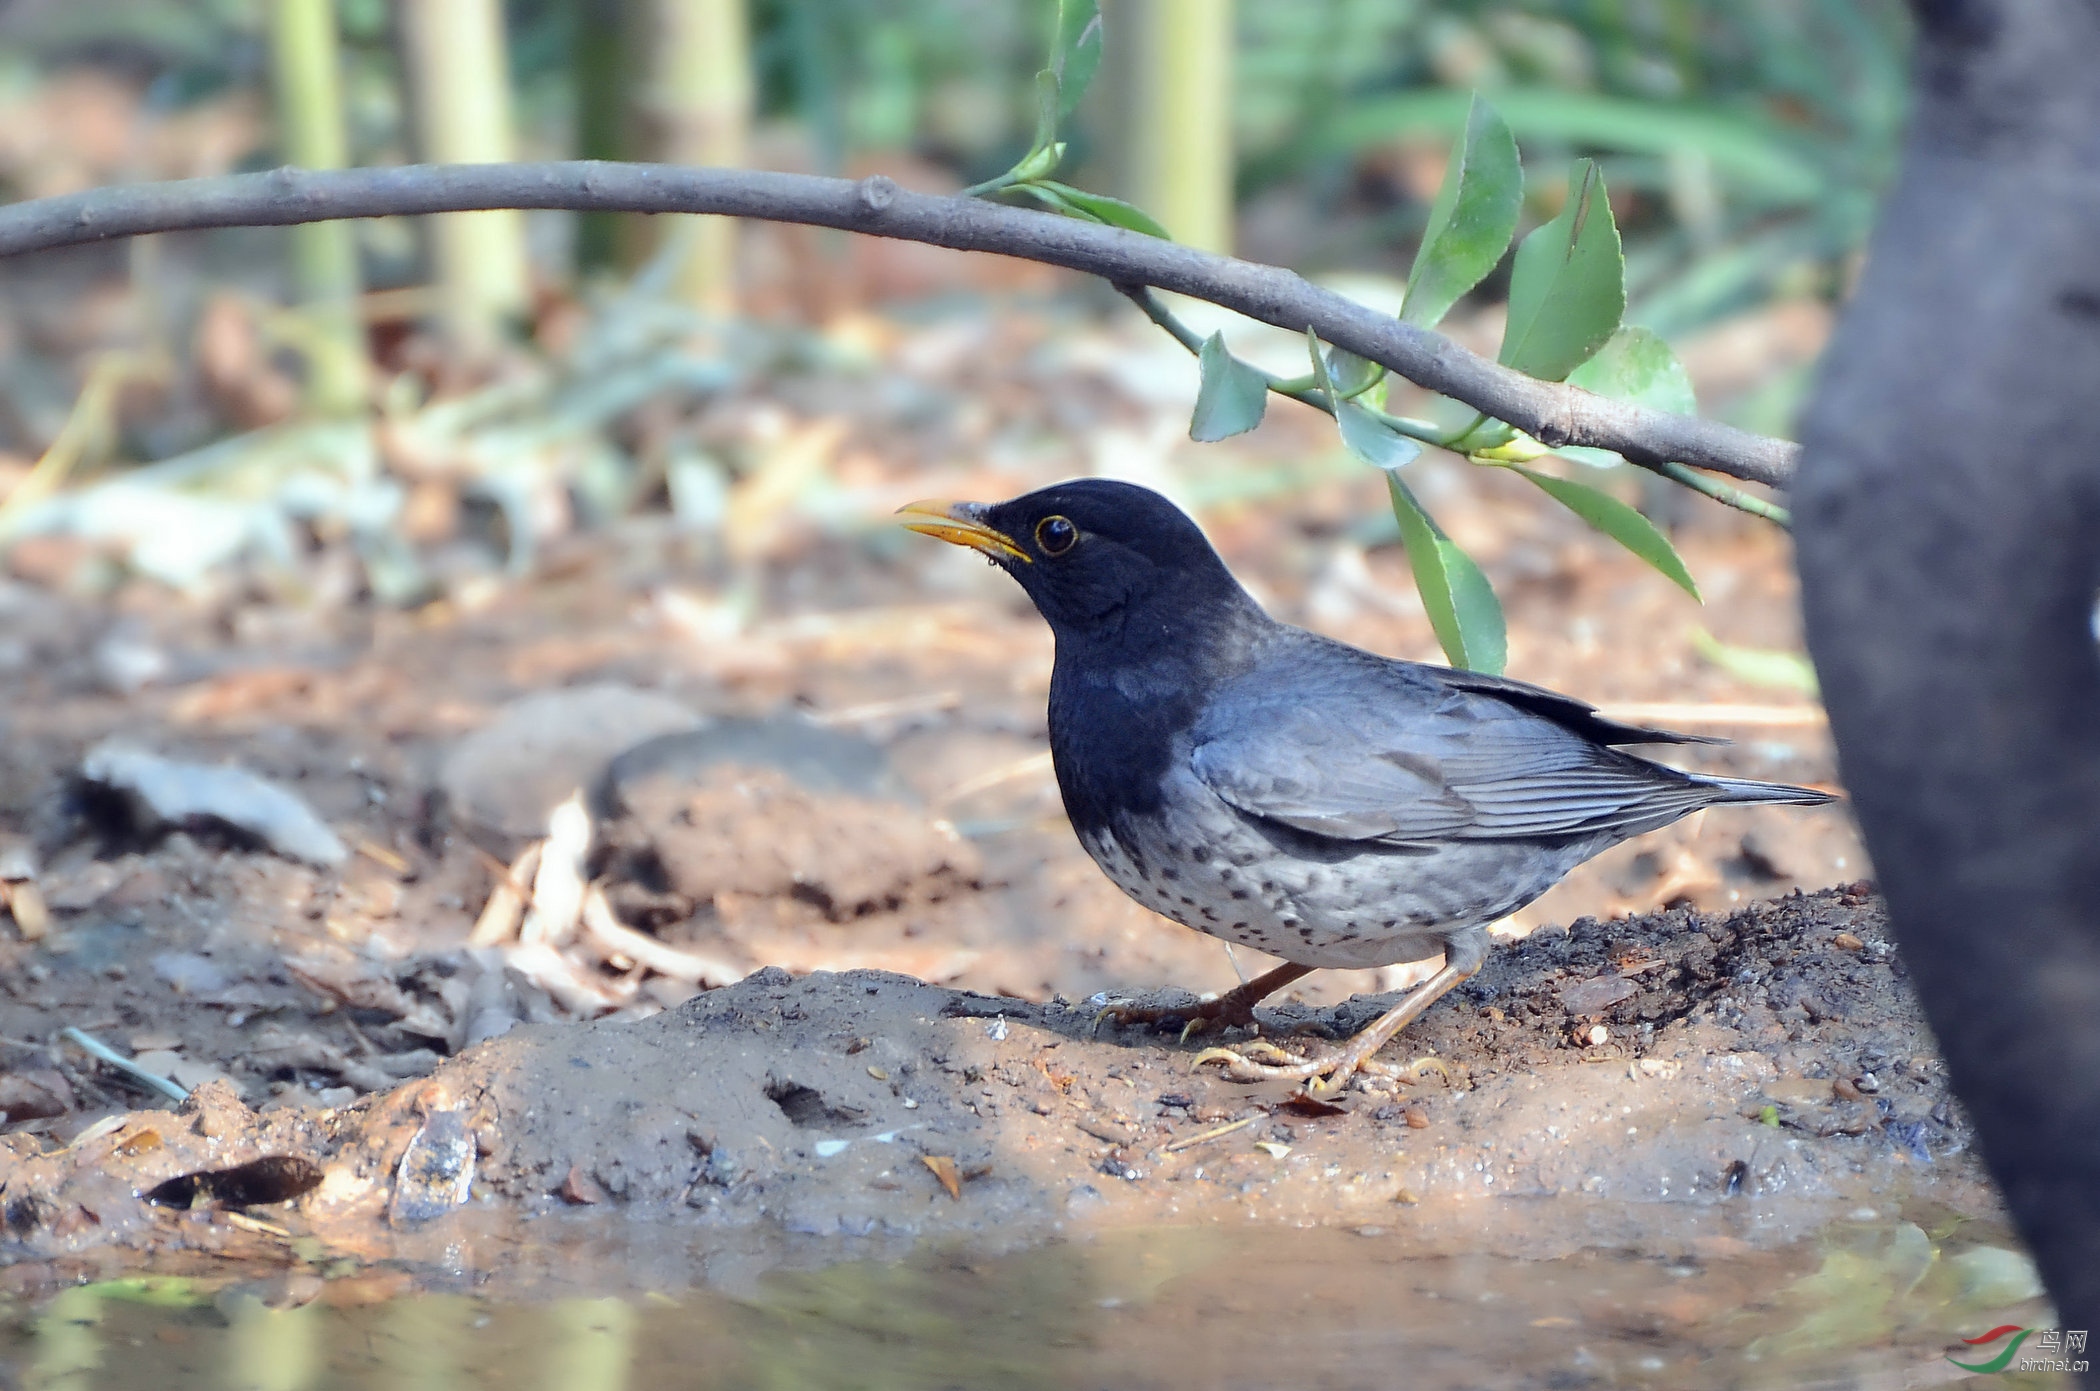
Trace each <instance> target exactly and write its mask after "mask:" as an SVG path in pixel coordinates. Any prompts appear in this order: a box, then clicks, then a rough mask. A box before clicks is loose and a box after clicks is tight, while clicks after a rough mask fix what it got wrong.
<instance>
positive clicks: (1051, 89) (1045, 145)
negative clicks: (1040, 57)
mask: <svg viewBox="0 0 2100 1391" xmlns="http://www.w3.org/2000/svg"><path fill="white" fill-rule="evenodd" d="M1060 91H1061V89H1060V87H1059V85H1058V81H1057V74H1056V73H1054V72H1052V71H1050V69H1048V68H1044V69H1043V70H1042V71H1041V72H1038V73H1037V74H1036V75H1035V141H1034V143H1033V144H1031V145H1029V147H1028V154H1027V155H1026V156H1025V157H1024V158H1023V159H1022V160H1021V162H1020V163H1019V164H1016V165H1015V166H1014V173H1015V174H1016V175H1017V176H1018V177H1020V178H1024V179H1026V178H1033V177H1039V176H1041V175H1043V174H1048V173H1050V172H1051V170H1053V169H1055V168H1056V167H1057V165H1056V164H1055V163H1052V164H1051V165H1050V166H1049V167H1048V168H1043V169H1037V168H1036V167H1035V166H1036V164H1037V163H1038V162H1039V160H1040V157H1041V155H1042V154H1043V152H1044V151H1045V150H1048V149H1051V148H1053V147H1054V146H1055V145H1056V144H1057V122H1058V102H1059V100H1060V95H1059V94H1060ZM1024 171H1026V172H1024Z"/></svg>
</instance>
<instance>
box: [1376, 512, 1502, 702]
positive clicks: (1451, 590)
mask: <svg viewBox="0 0 2100 1391" xmlns="http://www.w3.org/2000/svg"><path fill="white" fill-rule="evenodd" d="M1385 486H1386V490H1387V491H1388V492H1390V493H1391V494H1392V498H1393V518H1394V520H1396V521H1398V522H1399V523H1400V540H1401V543H1402V544H1403V545H1405V546H1406V547H1407V563H1408V565H1409V566H1410V567H1412V568H1413V570H1414V572H1415V589H1416V590H1417V591H1418V592H1419V593H1420V594H1421V596H1422V607H1423V608H1425V609H1427V610H1428V611H1429V623H1430V626H1431V627H1433V628H1435V629H1436V640H1437V641H1438V642H1439V643H1441V644H1442V645H1443V649H1444V655H1445V656H1447V657H1449V658H1450V659H1451V664H1452V665H1453V666H1461V667H1466V668H1468V669H1470V670H1473V671H1484V672H1486V673H1488V674H1489V675H1490V676H1500V675H1501V674H1502V668H1503V666H1504V665H1506V664H1507V663H1508V661H1509V630H1508V627H1507V625H1505V624H1504V622H1503V619H1502V604H1501V601H1500V600H1498V599H1496V598H1495V591H1494V589H1493V587H1492V586H1490V585H1489V584H1488V582H1487V576H1486V575H1483V574H1481V573H1480V567H1479V566H1478V565H1475V564H1474V563H1473V558H1472V557H1471V556H1469V555H1467V554H1466V553H1465V552H1464V551H1462V550H1460V549H1459V548H1458V547H1457V546H1456V545H1455V544H1453V542H1452V540H1451V538H1450V537H1448V536H1446V535H1444V529H1443V528H1442V527H1440V526H1438V525H1437V524H1436V519H1435V518H1433V517H1431V516H1430V515H1429V514H1428V513H1427V512H1425V511H1423V510H1422V504H1421V503H1419V502H1417V501H1415V495H1414V494H1413V493H1411V492H1409V491H1408V489H1407V485H1406V484H1405V483H1402V482H1401V481H1400V478H1399V475H1397V474H1395V473H1393V472H1392V471H1390V470H1388V471H1387V472H1386V475H1385Z"/></svg>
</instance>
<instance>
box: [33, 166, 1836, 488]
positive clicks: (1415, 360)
mask: <svg viewBox="0 0 2100 1391" xmlns="http://www.w3.org/2000/svg"><path fill="white" fill-rule="evenodd" d="M480 208H562V209H569V210H573V211H578V212H643V213H722V214H727V215H729V216H732V217H753V218H761V219H765V220H768V221H774V222H799V223H806V224H809V225H812V226H818V227H835V228H838V229H840V230H842V231H848V232H861V233H865V234H867V235H869V236H877V237H895V238H897V239H899V240H903V241H917V242H925V243H928V244H930V245H933V246H945V247H950V248H953V249H955V250H958V251H990V252H996V253H998V254H1001V255H1006V256H1014V257H1019V258H1021V259H1024V260H1030V261H1041V262H1044V263H1046V264H1048V265H1054V266H1064V267H1066V268H1068V269H1071V270H1077V271H1084V272H1086V273H1088V274H1091V275H1098V276H1100V277H1102V278H1103V279H1105V280H1107V281H1109V282H1110V283H1111V284H1133V285H1151V286H1156V287H1157V288H1159V289H1162V290H1172V291H1175V292H1177V293H1180V294H1185V295H1190V296H1193V297H1195V298H1197V299H1202V300H1208V301H1210V302H1211V303H1213V304H1219V305H1223V306H1224V307H1226V308H1228V309H1234V310H1237V311H1238V312H1240V313H1242V314H1245V315H1247V316H1248V317H1249V318H1252V319H1258V320H1260V321H1261V322H1263V323H1266V324H1273V325H1275V326H1276V327H1277V328H1282V329H1288V330H1290V331H1292V332H1294V333H1303V332H1304V331H1305V330H1306V329H1308V328H1310V329H1311V330H1312V331H1313V332H1314V333H1315V334H1317V335H1319V337H1320V338H1322V339H1324V340H1325V341H1326V342H1329V343H1332V344H1334V345H1335V346H1336V347H1338V348H1343V349H1345V350H1347V351H1349V352H1352V353H1355V354H1356V355H1357V356H1358V357H1362V358H1367V359H1369V360H1370V361H1372V362H1376V363H1379V364H1381V365H1383V366H1384V367H1386V368H1387V369H1389V370H1391V371H1394V372H1398V373H1399V374H1400V375H1401V376H1403V377H1406V378H1407V379H1408V380H1409V381H1412V382H1414V383H1416V384H1417V385H1419V386H1424V387H1427V388H1428V389H1429V390H1431V391H1436V392H1440V393H1442V394H1443V395H1446V396H1450V397H1453V398H1455V399H1457V400H1460V401H1463V402H1465V403H1466V404H1467V405H1469V406H1471V407H1473V408H1474V409H1476V410H1479V411H1484V412H1486V413H1487V414H1488V415H1491V416H1493V417H1495V418H1496V419H1498V420H1504V421H1507V422H1509V423H1510V424H1511V425H1514V426H1516V427H1517V428H1518V429H1519V430H1522V431H1523V432H1524V433H1526V434H1528V435H1530V436H1532V437H1533V438H1534V439H1537V440H1538V441H1539V442H1540V443H1542V444H1546V445H1549V446H1553V447H1558V446H1560V445H1564V444H1581V445H1591V446H1594V447H1596V448H1600V449H1613V450H1617V451H1618V452H1619V453H1620V454H1623V455H1625V456H1626V457H1627V458H1628V459H1630V460H1632V461H1634V462H1635V463H1640V464H1648V465H1654V464H1664V463H1679V464H1689V465H1691V466H1693V467H1696V468H1702V469H1707V470H1710V471H1712V472H1715V473H1724V474H1728V475H1729V476H1731V477H1734V478H1741V479H1746V480H1748V481H1750V482H1754V483H1765V484H1770V485H1772V486H1775V487H1781V488H1783V487H1785V486H1786V485H1787V483H1788V482H1789V480H1791V478H1792V477H1793V472H1794V459H1795V455H1796V454H1797V453H1798V450H1797V447H1796V446H1795V445H1793V444H1790V443H1788V442H1786V441H1784V440H1775V439H1768V438H1766V437H1764V436H1762V435H1753V434H1750V433H1748V432H1747V431H1743V430H1738V429H1736V428H1734V427H1733V426H1730V425H1724V424H1722V423H1720V422H1719V421H1715V420H1701V419H1699V418H1697V417H1694V416H1687V415H1674V414H1671V413H1670V412H1668V411H1659V410H1655V409H1653V408H1651V407H1648V406H1641V405H1636V404H1634V403H1632V402H1629V401H1616V400H1612V399H1610V398H1608V397H1603V396H1597V395H1594V394H1592V393H1590V392H1587V391H1583V390H1582V389H1580V388H1579V387H1572V386H1567V385H1564V384H1561V383H1556V382H1542V381H1538V380H1536V379H1534V378H1531V377H1527V376H1525V375H1524V374H1523V373H1521V372H1516V371H1513V370H1511V369H1510V368H1507V367H1503V366H1501V365H1499V364H1497V363H1493V362H1490V361H1488V360H1487V359H1486V358H1483V357H1481V356H1480V355H1478V354H1477V353H1472V352H1469V351H1467V350H1466V349H1464V348H1462V347H1460V346H1459V345H1458V344H1456V343H1454V342H1452V341H1451V340H1449V339H1448V338H1445V337H1443V336H1442V335H1441V334H1437V333H1432V332H1429V331H1428V330H1425V329H1420V328H1416V327H1414V326H1413V325H1410V324H1403V323H1401V322H1399V321H1398V320H1397V319H1395V318H1393V317H1392V316H1391V315H1388V314H1381V313H1379V312H1378V311H1376V310H1374V309H1370V308H1368V307H1366V306H1364V305H1361V304H1357V303H1355V302H1354V301H1352V300H1349V299H1347V298H1345V297H1344V296H1342V295H1338V294H1336V293H1334V292H1333V291H1331V290H1323V289H1321V288H1320V287H1319V286H1316V285H1313V284H1311V283H1309V282H1307V281H1306V280H1304V279H1302V278H1301V277H1299V276H1298V275H1297V274H1296V273H1294V272H1292V271H1287V270H1282V269H1279V268H1277V267H1275V266H1264V265H1257V264H1254V263H1252V262H1249V261H1238V260H1234V259H1232V258H1231V257H1229V256H1214V255H1211V254H1210V253H1208V252H1203V251H1197V250H1195V249H1194V248H1192V247H1187V246H1181V245H1179V244H1177V243H1174V242H1166V241H1160V240H1158V239H1157V238H1154V237H1148V236H1144V235H1142V234H1141V233H1137V232H1127V231H1124V230H1122V229H1121V228H1116V227H1107V226H1102V225H1100V224H1098V223H1091V222H1081V221H1079V220H1077V219H1074V218H1067V217H1059V216H1056V215H1054V214H1051V213H1042V212H1034V211H1031V210H1029V209H1025V208H1009V207H1002V206H1000V205H997V204H993V203H986V202H983V201H980V200H978V199H973V198H961V197H943V196H936V195H931V194H923V193H910V192H907V191H905V190H903V189H900V188H898V187H897V186H896V184H895V183H893V182H891V181H890V180H889V179H886V178H883V177H881V176H879V175H878V176H876V177H874V178H869V179H862V180H860V181H859V182H857V183H856V182H853V181H851V180H846V179H827V178H818V177H815V176H812V175H807V174H777V173H768V172H763V171H759V170H744V169H703V168H691V167H686V166H682V165H654V164H612V163H602V162H598V161H590V160H573V161H566V162H559V163H547V164H472V165H407V166H401V167H396V168H386V169H342V170H328V171H314V170H302V169H278V170H275V171H272V172H269V173H262V174H231V175H226V176H223V177H220V178H212V179H185V180H180V181H175V182H169V183H158V184H137V185H132V186H129V187H116V188H99V189H93V190H90V191H88V192H85V193H74V194H67V195H64V196H62V197H57V198H40V199H36V200H33V201H30V202H25V203H15V204H12V205H10V206H8V207H5V208H0V256H18V255H22V254H24V253H26V252H31V251H43V250H48V249H50V248H53V247H60V246H75V245H79V244H81V243H84V242H95V241H103V240H107V239H108V238H111V237H128V236H137V235H140V234H142V233H147V232H171V231H179V230H187V229H195V228H204V227H260V226H284V225H288V224H293V223H303V222H322V221H327V220H330V219H334V218H345V217H391V216H401V215H408V214H419V213H439V212H464V211H468V210H472V209H480Z"/></svg>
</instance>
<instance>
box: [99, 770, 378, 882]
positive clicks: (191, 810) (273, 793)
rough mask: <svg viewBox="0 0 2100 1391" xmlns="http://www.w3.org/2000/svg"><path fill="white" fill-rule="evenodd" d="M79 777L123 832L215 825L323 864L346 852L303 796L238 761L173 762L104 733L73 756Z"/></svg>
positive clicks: (340, 859)
mask: <svg viewBox="0 0 2100 1391" xmlns="http://www.w3.org/2000/svg"><path fill="white" fill-rule="evenodd" d="M80 777H81V780H82V782H83V783H84V784H86V785H87V786H88V787H89V788H92V789H94V790H96V791H98V792H100V793H102V794H103V801H102V802H101V803H100V804H101V805H103V806H106V807H109V808H110V809H112V810H114V811H117V812H118V813H119V814H120V816H121V817H122V819H123V820H124V821H125V822H127V823H128V824H126V825H125V826H123V827H121V828H119V829H121V830H122V831H123V832H124V833H126V834H128V835H130V836H143V837H148V838H151V837H156V836H159V835H163V834H165V833H167V832H169V831H175V830H183V829H188V828H196V827H211V826H217V827H223V828H226V829H230V830H232V831H234V832H236V833H238V834H239V835H243V836H247V837H251V838H253V839H254V840H257V841H260V842H261V843H262V844H263V845H265V846H268V847H269V848H270V849H272V850H274V851H276V852H277V853H278V854H280V855H283V856H285V857H286V858H287V859H293V860H301V861H304V862H305V863H307V864H311V865H319V866H321V867H323V868H332V867H333V866H336V865H339V864H341V863H342V862H343V861H344V860H346V859H348V858H349V857H350V850H349V847H348V846H346V845H344V844H343V842H342V838H341V837H339V836H337V835H336V833H335V832H334V831H333V830H330V829H329V827H328V823H327V822H325V821H323V820H321V818H320V817H318V816H316V815H314V813H313V811H312V810H311V809H310V808H309V807H308V806H307V805H306V803H305V802H303V801H301V800H300V799H299V798H298V797H296V796H294V795H293V794H292V793H290V792H288V791H286V790H285V789H284V788H282V787H279V786H278V785H277V784H276V783H274V782H270V781H269V780H268V779H265V778H261V777H257V776H256V775H255V774H253V773H251V772H249V771H247V770H246V769H245V768H236V767H233V766H232V765H230V764H219V765H212V764H203V763H182V762H177V761H176V760H174V759H168V758H162V757H160V756H159V755H157V754H150V753H147V752H146V751H144V750H143V749H136V748H132V747H130V746H129V745H127V744H124V743H122V742H120V741H117V740H106V741H104V742H103V743H100V744H97V745H96V746H95V747H94V748H92V749H90V750H89V751H88V755H87V757H86V758H84V759H82V760H81V762H80Z"/></svg>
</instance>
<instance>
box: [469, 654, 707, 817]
mask: <svg viewBox="0 0 2100 1391" xmlns="http://www.w3.org/2000/svg"><path fill="white" fill-rule="evenodd" d="M699 723H700V717H699V716H698V715H696V714H694V713H693V711H692V710H690V709H688V708H687V707H686V706H684V705H682V704H680V703H679V702H678V701H675V700H673V699H671V698H670V697H669V696H665V695H658V694H656V693H654V692H651V691H642V690H636V689H635V688H633V687H631V686H620V685H613V684H609V683H608V684H602V685H595V686H578V687H574V688H571V689H568V690H559V691H540V692H536V693H534V694H532V695H528V696H524V697H522V698H520V699H518V700H514V701H512V702H511V703H510V704H509V705H507V706H505V707H504V708H503V710H502V712H501V713H499V714H498V715H497V716H496V718H495V719H494V720H492V721H490V722H489V723H488V724H486V725H484V726H483V727H482V728H480V729H478V730H476V731H475V732H474V733H472V734H469V735H468V736H467V737H466V738H464V739H462V740H460V741H459V743H458V745H457V746H456V747H454V748H453V750H452V753H451V755H450V756H449V757H447V758H446V759H445V764H444V767H443V769H442V770H440V772H439V774H438V786H439V787H440V788H441V789H442V790H443V792H444V794H445V799H446V802H447V805H448V806H449V807H450V809H451V813H452V815H453V816H455V817H457V818H458V819H459V820H460V821H461V822H462V823H463V824H464V825H465V826H466V827H467V828H468V829H469V830H470V831H472V832H476V833H478V834H479V835H481V836H485V837H487V839H488V840H489V841H490V842H491V843H492V848H499V849H501V850H502V851H503V852H504V853H505V854H510V853H515V851H516V849H517V847H518V846H519V845H521V844H522V843H523V842H525V841H527V840H530V839H533V838H534V837H537V836H541V835H545V834H546V830H547V814H548V813H549V812H550V811H552V810H553V809H554V808H555V807H556V806H557V805H559V804H560V803H561V802H562V801H563V800H564V799H565V798H567V797H568V796H569V795H570V794H571V793H573V792H575V791H576V790H577V789H578V788H588V787H592V786H595V785H596V784H597V783H598V781H599V779H600V778H601V777H602V776H603V775H604V772H605V768H606V765H607V764H609V763H610V762H611V761H612V760H613V759H614V758H615V757H617V756H618V755H619V754H620V753H621V752H623V751H624V750H627V749H630V748H633V747H634V746H635V745H636V744H639V743H642V742H644V741H646V740H649V739H653V738H655V737H657V736H658V735H662V734H668V733H671V732H673V731H675V730H689V729H692V728H694V727H695V726H697V725H698V724H699Z"/></svg>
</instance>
